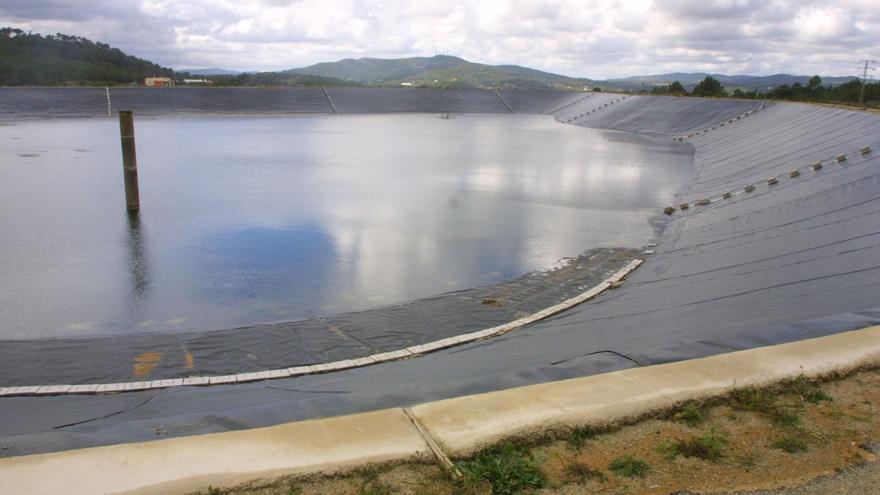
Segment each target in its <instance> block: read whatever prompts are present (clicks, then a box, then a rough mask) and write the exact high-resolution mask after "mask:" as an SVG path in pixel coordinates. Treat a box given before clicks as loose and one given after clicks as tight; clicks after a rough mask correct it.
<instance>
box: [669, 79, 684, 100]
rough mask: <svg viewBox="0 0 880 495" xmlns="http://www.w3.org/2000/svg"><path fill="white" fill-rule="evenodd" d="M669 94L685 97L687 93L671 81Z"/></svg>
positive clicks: (679, 85)
mask: <svg viewBox="0 0 880 495" xmlns="http://www.w3.org/2000/svg"><path fill="white" fill-rule="evenodd" d="M669 94H671V95H680V96H685V95H687V94H688V92H687V90H686V89H684V86H682V85H681V83H680V82H678V81H672V84H670V85H669Z"/></svg>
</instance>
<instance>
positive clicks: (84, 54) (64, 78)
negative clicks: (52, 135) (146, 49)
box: [0, 28, 174, 86]
mask: <svg viewBox="0 0 880 495" xmlns="http://www.w3.org/2000/svg"><path fill="white" fill-rule="evenodd" d="M173 74H174V71H172V70H171V69H168V68H165V67H161V66H159V65H156V64H154V63H152V62H149V61H147V60H143V59H140V58H137V57H133V56H131V55H126V54H125V53H124V52H122V51H121V50H119V49H117V48H111V47H110V46H109V45H106V44H104V43H96V42H93V41H91V40H88V39H86V38H81V37H78V36H68V35H65V34H56V35H47V36H41V35H39V34H30V33H25V32H24V31H21V30H19V29H12V28H0V86H53V85H63V84H78V85H83V84H100V85H104V84H128V83H132V82H141V83H143V80H144V78H145V77H150V76H154V75H155V76H172V75H173Z"/></svg>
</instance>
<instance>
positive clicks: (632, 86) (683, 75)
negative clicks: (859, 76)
mask: <svg viewBox="0 0 880 495" xmlns="http://www.w3.org/2000/svg"><path fill="white" fill-rule="evenodd" d="M706 76H712V77H714V78H715V79H718V80H719V81H721V84H722V85H724V87H726V88H727V89H728V90H732V89H736V88H740V89H743V90H755V89H758V90H761V91H766V90H768V89H772V88H775V87H777V86H782V85H783V84H787V85H789V86H791V85H793V84H795V83H801V84H804V85H805V84H807V81H808V80H809V79H810V77H812V76H799V75H792V74H773V75H771V76H748V75H732V76H728V75H726V74H709V73H706V72H672V73H669V74H654V75H650V76H632V77H624V78H621V79H607V80H605V81H601V84H602V85H605V86H608V87H613V88H616V89H623V90H627V91H639V90H641V89H647V90H650V89H651V88H652V87H654V86H668V85H669V84H672V83H673V82H674V81H678V82H680V83H681V84H682V85H683V86H684V87H685V88H687V89H691V88H692V87H693V86H696V85H697V83H699V82H700V81H702V80H703V79H705V78H706ZM853 79H855V77H822V84H823V85H828V84H831V85H834V86H837V85H838V84H842V83H845V82H847V81H851V80H853Z"/></svg>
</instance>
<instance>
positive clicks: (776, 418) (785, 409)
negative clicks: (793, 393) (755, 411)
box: [767, 404, 801, 428]
mask: <svg viewBox="0 0 880 495" xmlns="http://www.w3.org/2000/svg"><path fill="white" fill-rule="evenodd" d="M767 416H768V417H769V418H770V420H771V421H773V422H774V423H776V424H777V425H779V426H784V427H786V428H796V427H798V426H800V424H801V416H800V410H799V408H798V407H797V406H794V405H790V404H789V405H785V404H777V405H776V407H775V408H773V410H771V411H770V412H769V413H768V414H767Z"/></svg>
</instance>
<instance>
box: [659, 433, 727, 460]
mask: <svg viewBox="0 0 880 495" xmlns="http://www.w3.org/2000/svg"><path fill="white" fill-rule="evenodd" d="M726 445H727V438H726V437H725V436H724V434H722V433H721V432H720V431H719V430H718V429H716V428H712V429H711V430H709V431H708V432H707V433H706V434H704V435H701V436H699V437H692V438H689V439H687V440H680V441H678V442H675V443H674V444H672V445H671V446H670V447H666V448H667V449H669V453H670V454H671V455H672V457H677V456H684V457H696V458H698V459H703V460H705V461H712V462H718V461H720V460H721V458H722V457H724V447H725V446H726Z"/></svg>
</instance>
